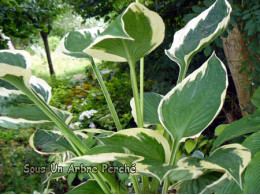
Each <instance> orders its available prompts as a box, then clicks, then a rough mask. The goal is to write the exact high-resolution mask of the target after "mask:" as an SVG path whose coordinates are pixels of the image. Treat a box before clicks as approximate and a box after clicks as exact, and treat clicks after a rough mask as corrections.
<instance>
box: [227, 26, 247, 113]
mask: <svg viewBox="0 0 260 195" xmlns="http://www.w3.org/2000/svg"><path fill="white" fill-rule="evenodd" d="M222 40H223V48H224V52H225V56H226V59H227V63H228V66H229V69H230V72H231V75H232V78H233V81H234V83H235V88H236V92H237V97H238V101H239V106H240V109H241V113H242V115H243V116H245V115H247V114H248V111H246V110H250V108H251V107H252V105H251V104H250V99H251V94H250V93H249V90H248V87H249V86H251V85H252V83H251V82H250V81H249V79H248V77H247V72H248V70H249V69H251V70H252V67H251V66H248V67H247V70H246V71H243V72H240V70H241V68H242V67H243V64H242V63H243V62H245V61H248V59H247V57H248V56H249V51H248V47H247V42H246V41H245V39H244V35H243V34H241V33H240V31H239V30H238V28H237V26H234V28H233V30H231V31H229V32H228V37H227V38H223V37H222ZM246 108H248V109H246Z"/></svg>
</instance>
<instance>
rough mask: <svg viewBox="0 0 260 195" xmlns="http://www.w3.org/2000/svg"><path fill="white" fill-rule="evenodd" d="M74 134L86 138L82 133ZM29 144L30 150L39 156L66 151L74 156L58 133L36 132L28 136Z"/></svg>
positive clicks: (68, 144) (71, 149)
mask: <svg viewBox="0 0 260 195" xmlns="http://www.w3.org/2000/svg"><path fill="white" fill-rule="evenodd" d="M74 133H75V134H76V135H78V136H79V137H80V138H81V139H86V138H88V136H87V135H86V134H85V133H83V132H82V131H74ZM29 144H30V146H31V148H32V149H34V150H35V151H36V152H38V153H39V154H44V155H49V154H57V153H62V152H66V151H68V150H69V151H72V152H73V153H75V154H76V152H75V151H74V150H73V148H72V147H71V145H70V143H69V142H68V141H67V139H65V137H63V136H62V134H61V132H60V131H47V130H36V132H35V133H33V134H32V135H31V136H30V140H29Z"/></svg>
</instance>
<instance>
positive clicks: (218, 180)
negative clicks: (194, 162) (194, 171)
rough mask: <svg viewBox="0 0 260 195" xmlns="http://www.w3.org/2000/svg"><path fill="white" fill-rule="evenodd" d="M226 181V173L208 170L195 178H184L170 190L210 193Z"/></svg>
mask: <svg viewBox="0 0 260 195" xmlns="http://www.w3.org/2000/svg"><path fill="white" fill-rule="evenodd" d="M227 181H230V180H229V179H227V174H224V175H223V173H218V172H210V173H206V174H204V175H200V176H199V177H198V178H196V179H192V180H185V181H180V182H178V183H176V184H175V185H173V186H171V187H170V189H171V190H173V189H174V190H177V193H178V194H203V193H207V194H211V193H214V192H215V191H217V190H218V189H219V188H221V187H222V186H224V185H225V184H226V182H227Z"/></svg>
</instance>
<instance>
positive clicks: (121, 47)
mask: <svg viewBox="0 0 260 195" xmlns="http://www.w3.org/2000/svg"><path fill="white" fill-rule="evenodd" d="M164 31H165V26H164V23H163V20H162V18H161V17H160V16H159V15H158V14H157V13H155V12H153V11H150V10H149V9H147V8H146V7H145V6H143V5H142V4H140V3H132V4H130V5H129V6H128V8H127V9H126V10H125V11H124V12H123V13H122V14H121V15H119V16H118V17H117V18H116V19H115V21H114V22H113V23H111V24H110V25H109V26H108V28H107V29H106V30H105V31H104V32H103V33H101V34H100V36H98V37H97V38H96V39H95V41H94V42H93V43H92V44H91V45H90V46H89V47H88V48H86V49H85V50H84V52H86V53H87V54H88V55H90V56H92V57H94V58H97V59H100V60H106V61H116V62H125V61H129V60H131V61H132V62H134V63H135V62H136V61H137V60H139V59H140V58H142V57H144V56H146V55H147V54H149V53H150V52H151V51H153V50H154V49H155V48H156V47H157V46H158V45H160V44H161V43H162V41H163V39H164Z"/></svg>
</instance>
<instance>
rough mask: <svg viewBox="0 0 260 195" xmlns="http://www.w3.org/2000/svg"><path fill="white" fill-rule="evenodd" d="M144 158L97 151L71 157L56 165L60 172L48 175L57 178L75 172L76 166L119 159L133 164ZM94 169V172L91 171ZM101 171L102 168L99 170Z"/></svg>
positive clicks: (85, 171)
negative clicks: (96, 152) (60, 168)
mask: <svg viewBox="0 0 260 195" xmlns="http://www.w3.org/2000/svg"><path fill="white" fill-rule="evenodd" d="M143 159H144V158H143V157H141V156H137V155H133V154H124V153H115V152H109V151H107V152H105V153H98V154H92V155H84V156H80V157H75V158H72V159H70V160H68V161H66V162H64V163H60V164H58V166H60V167H62V171H61V172H57V171H55V172H53V174H52V175H51V176H50V179H54V178H59V177H62V176H65V175H67V174H69V173H71V172H75V169H74V168H76V167H79V168H80V167H82V166H84V167H86V166H88V167H92V168H93V167H96V166H97V164H105V163H108V162H113V161H119V162H121V163H123V164H129V165H131V164H132V165H133V164H135V163H137V162H139V161H142V160H143ZM79 171H80V172H81V173H88V172H89V170H87V169H86V170H84V169H82V170H79ZM92 171H94V172H92ZM92 171H91V172H92V173H93V174H95V170H93V169H92ZM99 171H102V170H99Z"/></svg>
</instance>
